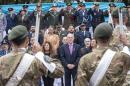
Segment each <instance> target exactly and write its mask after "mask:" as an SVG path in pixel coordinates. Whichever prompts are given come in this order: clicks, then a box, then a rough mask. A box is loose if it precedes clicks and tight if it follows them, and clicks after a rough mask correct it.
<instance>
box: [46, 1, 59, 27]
mask: <svg viewBox="0 0 130 86" xmlns="http://www.w3.org/2000/svg"><path fill="white" fill-rule="evenodd" d="M45 21H46V26H48V27H49V26H50V25H53V26H54V27H56V26H57V25H59V24H60V13H59V12H58V9H57V4H56V3H54V4H53V5H52V7H51V8H50V10H49V11H48V12H47V13H46V14H45Z"/></svg>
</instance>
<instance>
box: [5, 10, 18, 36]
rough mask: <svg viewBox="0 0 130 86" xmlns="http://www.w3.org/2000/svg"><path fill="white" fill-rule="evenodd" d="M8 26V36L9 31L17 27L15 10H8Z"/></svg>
mask: <svg viewBox="0 0 130 86" xmlns="http://www.w3.org/2000/svg"><path fill="white" fill-rule="evenodd" d="M6 19H7V26H6V34H8V30H9V29H10V30H11V29H12V27H14V26H15V25H16V14H15V13H14V9H13V8H8V14H7V15H6Z"/></svg>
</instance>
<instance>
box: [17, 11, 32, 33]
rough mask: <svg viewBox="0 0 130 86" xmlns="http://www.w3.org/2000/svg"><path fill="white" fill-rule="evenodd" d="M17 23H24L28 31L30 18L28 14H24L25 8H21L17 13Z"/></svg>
mask: <svg viewBox="0 0 130 86" xmlns="http://www.w3.org/2000/svg"><path fill="white" fill-rule="evenodd" d="M17 25H24V26H26V27H27V29H28V31H30V28H31V26H30V20H29V16H28V15H26V10H21V11H20V12H19V14H18V15H17Z"/></svg>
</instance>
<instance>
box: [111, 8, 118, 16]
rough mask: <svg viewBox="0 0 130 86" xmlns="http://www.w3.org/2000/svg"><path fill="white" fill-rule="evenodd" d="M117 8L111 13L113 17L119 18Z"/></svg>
mask: <svg viewBox="0 0 130 86" xmlns="http://www.w3.org/2000/svg"><path fill="white" fill-rule="evenodd" d="M118 10H119V8H116V9H114V10H113V11H112V13H111V15H112V17H113V18H119V12H118Z"/></svg>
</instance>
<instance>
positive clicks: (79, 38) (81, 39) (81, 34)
mask: <svg viewBox="0 0 130 86" xmlns="http://www.w3.org/2000/svg"><path fill="white" fill-rule="evenodd" d="M85 38H91V34H90V32H88V31H85V34H84V32H83V31H81V30H80V31H79V32H76V43H77V44H79V45H80V46H81V47H84V39H85Z"/></svg>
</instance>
